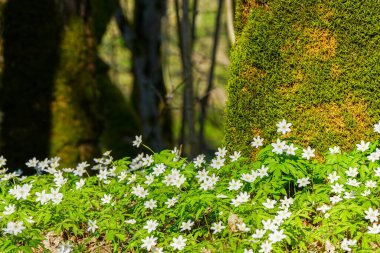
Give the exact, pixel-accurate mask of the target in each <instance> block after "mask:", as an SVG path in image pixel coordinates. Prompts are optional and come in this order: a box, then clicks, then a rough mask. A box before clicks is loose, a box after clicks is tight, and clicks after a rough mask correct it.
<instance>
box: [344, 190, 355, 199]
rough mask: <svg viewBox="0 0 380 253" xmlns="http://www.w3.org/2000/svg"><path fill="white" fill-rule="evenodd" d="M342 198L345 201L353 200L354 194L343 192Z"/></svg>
mask: <svg viewBox="0 0 380 253" xmlns="http://www.w3.org/2000/svg"><path fill="white" fill-rule="evenodd" d="M343 198H345V199H354V198H355V192H353V191H350V192H345V193H344V196H343Z"/></svg>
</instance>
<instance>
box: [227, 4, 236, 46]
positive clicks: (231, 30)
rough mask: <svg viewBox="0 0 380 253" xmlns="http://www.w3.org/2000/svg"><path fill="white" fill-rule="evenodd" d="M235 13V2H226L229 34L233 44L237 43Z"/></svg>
mask: <svg viewBox="0 0 380 253" xmlns="http://www.w3.org/2000/svg"><path fill="white" fill-rule="evenodd" d="M234 13H235V8H234V0H226V14H227V15H226V16H227V34H228V39H229V41H230V43H231V44H233V43H234V42H235V30H234Z"/></svg>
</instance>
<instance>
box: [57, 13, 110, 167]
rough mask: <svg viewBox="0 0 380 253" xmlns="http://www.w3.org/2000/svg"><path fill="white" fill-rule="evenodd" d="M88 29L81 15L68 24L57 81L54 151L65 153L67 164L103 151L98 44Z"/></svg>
mask: <svg viewBox="0 0 380 253" xmlns="http://www.w3.org/2000/svg"><path fill="white" fill-rule="evenodd" d="M85 31H86V29H85V24H84V22H83V21H82V19H80V18H76V17H73V18H71V20H70V21H69V22H68V23H67V24H66V25H65V28H64V32H63V40H62V43H61V61H60V66H59V70H58V72H57V74H56V81H55V85H54V93H53V97H54V99H53V102H52V106H51V109H52V133H51V155H57V156H59V157H62V161H63V163H64V165H65V166H73V165H75V163H77V162H78V161H80V160H88V159H91V158H92V157H93V156H94V155H96V153H98V152H99V150H98V146H97V145H98V138H99V135H100V133H101V130H102V123H101V118H100V115H99V114H98V112H97V98H98V90H97V86H96V80H95V78H94V76H93V66H94V62H95V48H94V47H92V46H91V45H92V44H91V43H90V42H91V41H89V40H90V39H91V38H88V35H87V34H86V33H85Z"/></svg>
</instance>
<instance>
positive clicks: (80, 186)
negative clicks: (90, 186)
mask: <svg viewBox="0 0 380 253" xmlns="http://www.w3.org/2000/svg"><path fill="white" fill-rule="evenodd" d="M85 183H86V180H85V179H83V178H81V179H80V180H79V181H78V182H76V183H75V186H76V189H77V190H79V189H81V188H82V187H83V186H84V184H85Z"/></svg>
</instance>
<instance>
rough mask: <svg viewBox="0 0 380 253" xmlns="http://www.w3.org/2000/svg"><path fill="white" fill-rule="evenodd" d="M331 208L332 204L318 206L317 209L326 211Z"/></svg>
mask: <svg viewBox="0 0 380 253" xmlns="http://www.w3.org/2000/svg"><path fill="white" fill-rule="evenodd" d="M330 209H331V206H328V205H322V206H320V207H318V208H317V211H321V212H322V213H326V212H327V211H328V210H330Z"/></svg>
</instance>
